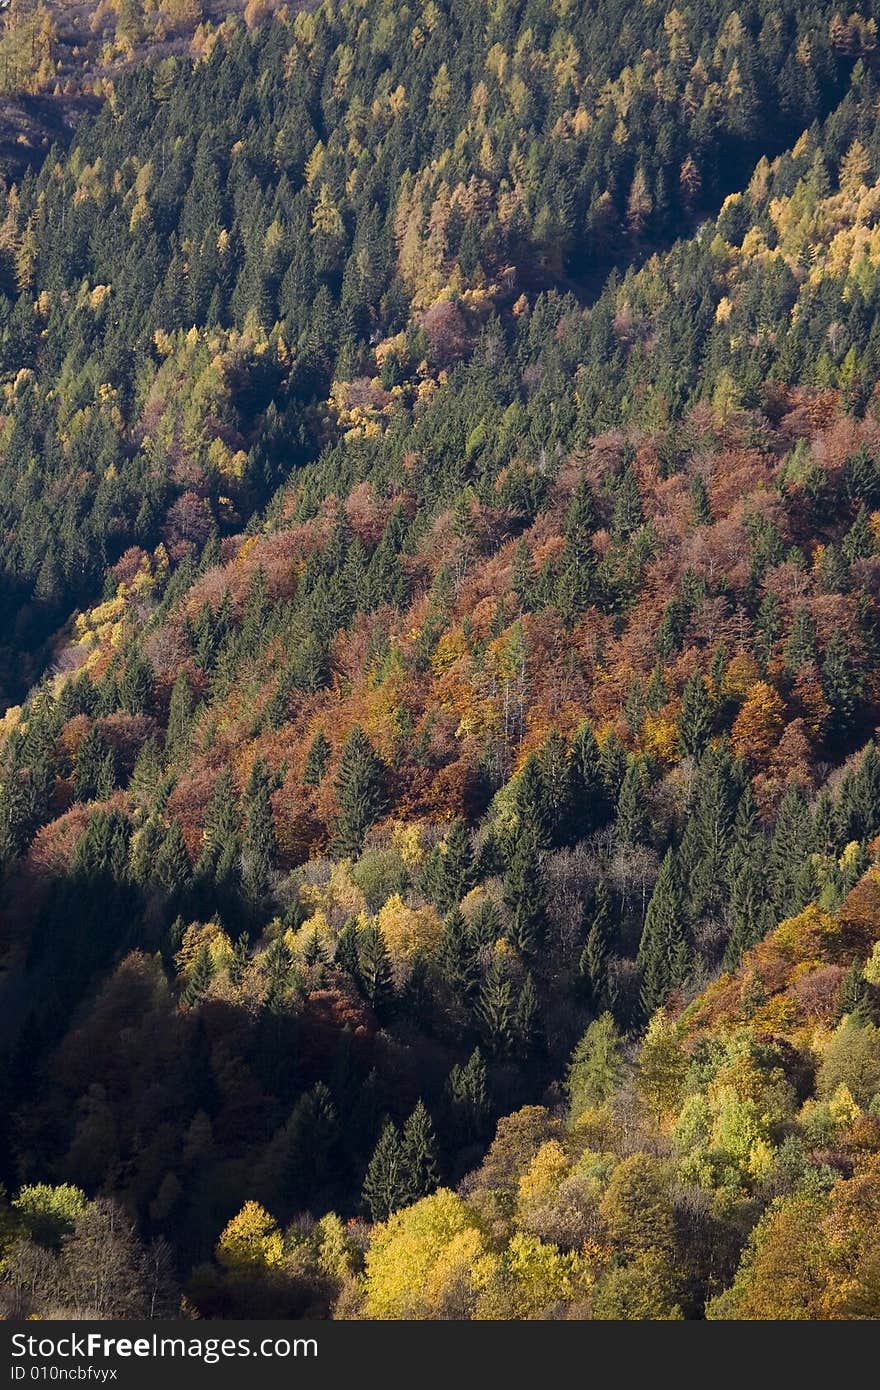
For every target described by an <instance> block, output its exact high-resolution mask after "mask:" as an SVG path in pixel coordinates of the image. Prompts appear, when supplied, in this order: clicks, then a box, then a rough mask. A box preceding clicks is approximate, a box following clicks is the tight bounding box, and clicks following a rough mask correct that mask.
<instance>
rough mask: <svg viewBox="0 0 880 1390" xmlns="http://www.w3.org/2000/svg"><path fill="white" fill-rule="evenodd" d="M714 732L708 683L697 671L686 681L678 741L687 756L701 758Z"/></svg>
mask: <svg viewBox="0 0 880 1390" xmlns="http://www.w3.org/2000/svg"><path fill="white" fill-rule="evenodd" d="M711 734H712V706H711V704H710V703H709V696H708V694H707V692H706V683H705V681H704V680H703V677H702V676H701V675H700V673H699V672H695V673H694V675H692V676H691V677H690V678H689V680H688V681H687V682H686V683H685V687H684V693H683V695H682V699H681V714H680V715H679V719H678V741H679V743H680V744H681V750H682V752H683V753H684V755H685V757H689V758H695V759H699V758H701V757H702V755H703V753H704V752H705V750H706V748H707V746H708V743H709V739H710V737H711Z"/></svg>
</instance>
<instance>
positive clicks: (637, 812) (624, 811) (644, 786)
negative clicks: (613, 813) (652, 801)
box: [617, 756, 650, 845]
mask: <svg viewBox="0 0 880 1390" xmlns="http://www.w3.org/2000/svg"><path fill="white" fill-rule="evenodd" d="M649 785H650V783H649V779H648V769H647V767H646V766H645V760H644V758H640V757H637V756H636V757H632V758H630V760H629V763H628V764H627V769H626V773H625V774H624V778H623V782H622V783H621V787H620V795H619V797H618V798H617V835H618V839H619V840H620V842H621V844H625V845H633V844H644V843H645V841H646V840H647V839H648V835H649V815H648V809H649V808H648V790H649Z"/></svg>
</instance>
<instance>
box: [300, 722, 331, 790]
mask: <svg viewBox="0 0 880 1390" xmlns="http://www.w3.org/2000/svg"><path fill="white" fill-rule="evenodd" d="M329 765H330V744H329V743H328V742H327V739H326V736H325V734H324V730H323V729H319V730H318V732H317V733H316V734H315V737H314V738H313V739H312V742H311V744H310V745H309V751H308V753H307V754H306V761H305V765H304V767H303V775H302V780H303V786H305V787H318V786H320V785H321V783H322V782H323V780H324V776H325V774H326V772H327V768H328V767H329Z"/></svg>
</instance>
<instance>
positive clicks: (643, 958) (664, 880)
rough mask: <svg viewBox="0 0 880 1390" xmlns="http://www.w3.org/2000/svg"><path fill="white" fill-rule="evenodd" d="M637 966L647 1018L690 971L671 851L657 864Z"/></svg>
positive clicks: (681, 906) (682, 908) (677, 879)
mask: <svg viewBox="0 0 880 1390" xmlns="http://www.w3.org/2000/svg"><path fill="white" fill-rule="evenodd" d="M636 964H637V965H638V967H639V970H640V972H641V977H642V987H641V1002H642V1009H643V1011H644V1013H645V1016H646V1017H650V1015H651V1014H652V1013H653V1012H654V1010H655V1009H657V1008H659V1007H660V1005H661V1004H663V1003H664V1002H665V1000H666V997H667V995H668V994H669V992H670V990H673V989H675V988H676V987H677V986H678V985H680V984H682V983H683V981H684V980H685V979H686V977H687V974H688V971H689V968H690V948H689V946H688V941H687V935H686V931H685V923H684V902H683V896H682V890H681V882H680V878H679V874H678V868H677V866H676V862H675V858H674V856H673V853H672V850H668V851H667V853H666V856H665V858H664V860H663V863H662V864H661V865H660V872H659V874H658V875H657V882H656V884H655V885H654V891H653V893H652V894H651V901H650V902H649V903H648V911H647V913H646V915H645V925H644V927H643V929H642V936H641V941H640V942H639V950H638V955H637V957H636Z"/></svg>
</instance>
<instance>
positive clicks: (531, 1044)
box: [513, 974, 541, 1061]
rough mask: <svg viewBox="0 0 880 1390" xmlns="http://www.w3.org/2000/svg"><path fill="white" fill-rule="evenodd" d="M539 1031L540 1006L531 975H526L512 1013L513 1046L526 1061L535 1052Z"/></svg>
mask: <svg viewBox="0 0 880 1390" xmlns="http://www.w3.org/2000/svg"><path fill="white" fill-rule="evenodd" d="M540 1030H541V1006H540V1004H539V1002H538V992H537V990H536V989H535V982H534V980H533V979H532V976H531V974H527V975H526V978H525V980H524V981H523V985H522V988H521V989H520V992H519V994H518V996H517V1000H516V1007H515V1009H514V1013H513V1046H514V1049H515V1051H516V1053H517V1055H518V1056H519V1057H520V1058H521V1059H522V1060H523V1061H526V1060H527V1059H528V1058H529V1057H531V1056H532V1054H533V1053H534V1052H535V1050H536V1048H537V1046H538V1042H539V1037H540Z"/></svg>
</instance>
